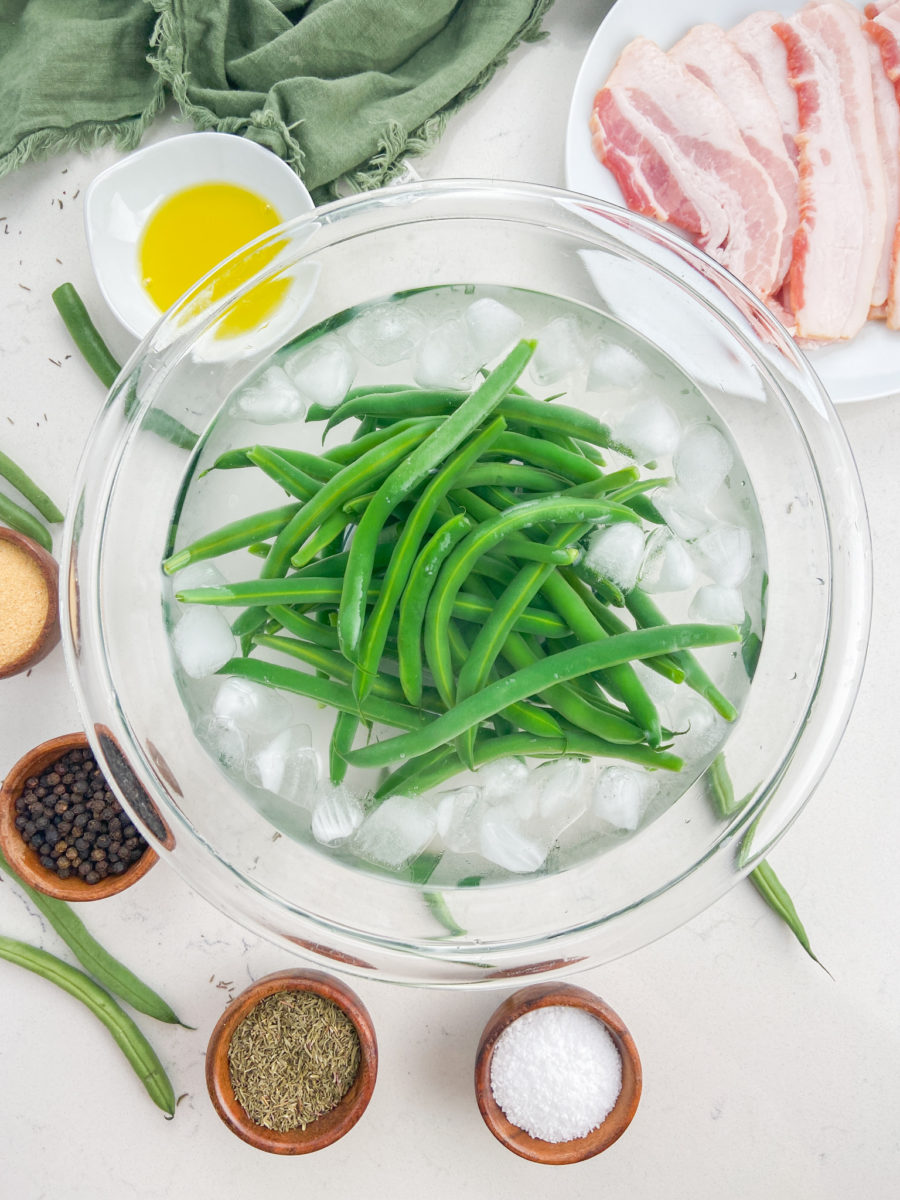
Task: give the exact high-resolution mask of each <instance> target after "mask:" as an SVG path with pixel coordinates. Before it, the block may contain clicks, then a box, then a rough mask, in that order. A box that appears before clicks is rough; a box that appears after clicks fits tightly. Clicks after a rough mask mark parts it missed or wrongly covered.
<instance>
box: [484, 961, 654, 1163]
mask: <svg viewBox="0 0 900 1200" xmlns="http://www.w3.org/2000/svg"><path fill="white" fill-rule="evenodd" d="M557 1018H558V1019H557ZM523 1019H524V1020H523ZM595 1020H596V1022H597V1023H598V1027H595V1028H592V1026H593V1025H594V1021H595ZM616 1056H617V1057H618V1060H619V1061H618V1062H616V1061H615V1060H616ZM498 1068H501V1069H499V1070H498ZM619 1071H620V1074H619ZM602 1076H607V1078H605V1079H604V1078H602ZM613 1076H614V1078H613ZM641 1079H642V1075H641V1060H640V1058H639V1056H638V1052H637V1048H636V1046H635V1044H634V1041H633V1040H632V1037H631V1034H630V1033H629V1032H628V1029H627V1028H626V1027H625V1025H624V1023H623V1021H622V1019H621V1018H620V1017H619V1016H618V1014H617V1013H615V1012H613V1010H612V1009H611V1008H609V1006H608V1005H606V1004H605V1003H604V1002H603V1001H602V1000H601V999H600V997H599V996H595V995H594V993H593V992H589V991H587V990H586V989H585V988H581V987H575V986H574V985H572V984H555V985H554V984H541V983H538V984H534V985H532V986H531V987H526V988H522V989H520V990H519V991H517V992H514V993H513V994H512V995H511V996H508V997H507V998H506V1000H504V1001H503V1003H502V1004H501V1005H500V1006H499V1007H498V1008H497V1009H495V1011H494V1012H493V1014H492V1015H491V1017H490V1019H489V1020H488V1023H487V1025H486V1026H485V1028H484V1031H483V1033H482V1035H481V1039H480V1041H479V1043H478V1051H477V1054H476V1057H475V1097H476V1100H477V1101H478V1108H479V1110H480V1112H481V1115H482V1117H483V1118H484V1122H485V1124H486V1125H487V1127H488V1129H489V1130H490V1131H491V1133H492V1134H493V1135H494V1137H495V1138H496V1139H497V1140H498V1141H499V1142H501V1143H502V1144H503V1145H504V1146H506V1148H507V1149H508V1150H512V1152H513V1153H514V1154H518V1155H520V1156H521V1157H522V1158H527V1159H530V1160H531V1161H532V1162H539V1163H545V1164H547V1165H549V1166H564V1165H566V1164H568V1163H574V1162H582V1161H583V1160H584V1159H586V1158H592V1157H593V1156H594V1155H595V1154H599V1153H600V1152H601V1151H603V1150H606V1149H607V1148H608V1147H609V1146H611V1145H612V1144H613V1142H615V1141H616V1140H617V1139H618V1138H619V1137H621V1135H622V1134H623V1133H624V1132H625V1130H626V1129H627V1128H628V1126H629V1124H630V1123H631V1120H632V1118H633V1116H634V1114H635V1112H636V1110H637V1106H638V1101H639V1100H640V1097H641ZM535 1085H536V1086H535ZM605 1087H606V1088H607V1093H606V1095H607V1097H608V1100H605V1099H604V1088H605ZM616 1089H618V1092H617V1093H616ZM555 1102H558V1107H557V1108H554V1103H555ZM607 1103H609V1105H610V1106H611V1107H609V1109H608V1111H607V1112H606V1115H605V1116H604V1115H602V1114H603V1112H604V1110H605V1109H606V1104H607ZM592 1107H593V1108H594V1110H595V1112H596V1113H598V1114H599V1115H600V1117H601V1119H600V1120H599V1123H598V1124H596V1125H595V1126H594V1128H588V1126H590V1125H591V1124H592V1123H593V1122H592V1120H591V1116H590V1113H591V1109H592ZM511 1116H512V1117H515V1118H516V1119H517V1120H519V1121H521V1122H522V1124H523V1125H526V1126H529V1129H530V1131H529V1129H525V1128H522V1127H521V1126H520V1125H518V1124H514V1123H513V1120H511V1119H510V1117H511ZM579 1125H583V1127H584V1128H586V1129H587V1132H585V1133H584V1134H583V1135H580V1136H577V1135H576V1136H572V1133H573V1132H576V1131H577V1133H579V1134H580V1129H579V1128H578V1127H579ZM567 1127H568V1130H567ZM539 1133H544V1134H545V1136H543V1137H541V1136H534V1135H536V1134H539Z"/></svg>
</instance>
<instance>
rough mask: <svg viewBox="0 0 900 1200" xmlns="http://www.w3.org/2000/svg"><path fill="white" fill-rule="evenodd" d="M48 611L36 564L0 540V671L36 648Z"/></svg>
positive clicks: (21, 550)
mask: <svg viewBox="0 0 900 1200" xmlns="http://www.w3.org/2000/svg"><path fill="white" fill-rule="evenodd" d="M49 608H50V595H49V592H48V590H47V583H46V581H45V579H44V576H43V574H42V573H41V569H40V567H39V566H38V564H37V563H36V562H35V561H34V560H33V559H32V558H31V557H30V555H29V554H27V553H26V552H25V551H24V550H23V549H21V547H19V546H17V545H15V544H14V543H12V542H8V541H4V540H2V539H0V669H2V667H4V666H6V665H7V664H9V663H12V662H15V661H16V660H17V659H20V658H21V657H22V656H23V655H25V654H27V653H28V651H29V650H30V649H31V648H32V646H34V645H35V643H36V642H37V641H38V639H39V638H40V635H41V631H42V630H43V628H44V624H45V623H46V620H47V613H48V611H49Z"/></svg>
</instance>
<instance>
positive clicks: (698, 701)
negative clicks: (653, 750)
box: [672, 692, 726, 758]
mask: <svg viewBox="0 0 900 1200" xmlns="http://www.w3.org/2000/svg"><path fill="white" fill-rule="evenodd" d="M672 727H673V729H674V730H675V732H676V733H677V734H678V738H677V741H676V743H675V750H676V753H678V754H681V755H683V756H684V757H685V758H687V757H691V756H692V757H696V756H698V755H702V754H709V753H710V751H712V750H714V749H716V748H717V747H718V745H719V743H720V742H721V741H722V737H723V735H724V732H725V727H726V722H725V721H724V719H723V718H722V717H720V716H719V715H718V713H717V712H716V711H715V710H714V709H713V707H712V705H710V704H708V703H707V702H706V701H705V700H704V699H703V698H702V697H701V696H698V695H696V694H695V693H693V692H688V693H687V694H686V696H685V697H684V698H682V701H681V703H680V704H679V706H678V709H677V712H675V713H673V715H672Z"/></svg>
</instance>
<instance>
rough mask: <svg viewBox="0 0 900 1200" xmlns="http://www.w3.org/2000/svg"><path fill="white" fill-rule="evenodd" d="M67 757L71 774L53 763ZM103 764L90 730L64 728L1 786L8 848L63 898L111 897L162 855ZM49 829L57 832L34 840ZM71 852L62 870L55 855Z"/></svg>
mask: <svg viewBox="0 0 900 1200" xmlns="http://www.w3.org/2000/svg"><path fill="white" fill-rule="evenodd" d="M70 755H71V756H72V758H71V759H67V756H70ZM85 755H86V756H87V757H86V758H85V757H84V756H85ZM75 759H77V760H78V761H74V760H75ZM61 762H67V765H68V767H69V770H67V771H66V772H64V773H63V774H60V773H59V772H58V771H54V770H53V768H54V766H55V765H56V764H57V763H61ZM97 769H98V768H97V764H96V762H95V761H94V757H93V753H92V752H91V748H90V745H89V743H88V740H87V737H86V736H85V735H84V734H83V733H70V734H64V735H63V736H62V737H56V738H51V739H50V740H49V741H47V742H42V743H41V745H39V746H36V747H35V748H34V749H33V750H30V751H29V752H28V753H27V754H25V755H23V757H22V758H20V759H19V761H18V762H17V763H16V764H15V766H13V767H11V768H10V770H9V771H8V772H7V775H6V778H5V779H4V781H3V787H2V790H0V846H2V848H3V853H4V854H5V855H6V858H7V859H8V860H9V862H10V864H11V865H12V867H13V868H14V870H15V871H16V872H17V873H18V874H19V876H20V877H21V878H22V879H24V880H25V882H26V883H29V884H30V885H31V886H32V887H33V888H35V889H37V891H39V892H43V893H44V894H45V895H47V896H54V897H55V898H56V899H57V900H69V901H80V900H103V899H104V898H105V897H107V896H112V895H114V894H115V893H117V892H121V891H124V889H125V888H127V887H130V886H131V885H132V884H133V883H136V882H137V880H138V879H141V878H142V877H143V876H144V875H146V874H147V872H148V871H149V870H150V868H151V867H152V866H153V864H154V863H155V862H156V860H157V856H156V853H155V851H153V850H151V849H150V847H149V846H148V845H147V844H146V842H145V841H144V839H143V837H142V836H141V835H140V833H139V832H138V830H137V829H136V828H135V827H134V826H133V825H132V824H131V818H130V817H129V816H128V814H127V813H126V812H125V811H124V810H123V809H122V808H121V807H120V805H119V802H118V801H117V800H116V799H115V797H111V794H110V792H109V789H108V788H107V787H106V783H105V781H104V780H103V778H102V776H101V777H100V778H99V779H98V778H97V777H96V776H95V775H94V772H95V771H96V770H97ZM69 775H71V776H72V778H71V779H69ZM64 780H67V782H63V781H64ZM42 781H43V782H42ZM60 787H61V788H63V791H62V792H61V793H60V792H56V791H55V790H54V789H56V788H60ZM41 792H43V793H44V794H43V795H41V794H40V793H41ZM29 796H31V797H33V798H31V799H29ZM20 800H21V803H20ZM61 806H65V807H61ZM23 818H24V820H23ZM39 822H43V824H39ZM32 827H33V828H32ZM48 830H49V831H50V832H49V837H50V838H51V839H52V840H49V841H45V842H44V843H40V842H37V844H34V843H35V842H36V837H37V835H38V834H39V833H42V834H44V833H46V831H48ZM65 857H68V860H69V862H70V863H71V864H72V866H70V867H63V868H62V871H63V874H62V875H60V873H59V868H58V867H55V866H54V865H53V863H58V862H59V860H60V858H65ZM85 865H86V866H87V868H88V869H87V870H84V869H83V867H84V866H85ZM85 876H87V878H85Z"/></svg>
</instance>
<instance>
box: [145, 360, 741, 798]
mask: <svg viewBox="0 0 900 1200" xmlns="http://www.w3.org/2000/svg"><path fill="white" fill-rule="evenodd" d="M534 349H535V343H534V342H531V341H522V342H520V343H519V344H518V345H517V346H516V347H515V348H514V349H513V350H511V351H510V353H509V354H508V355H507V356H506V358H505V359H504V360H503V362H501V363H500V364H499V366H497V367H496V368H495V369H494V370H493V371H491V372H490V373H489V374H487V375H486V376H485V378H484V379H483V380H482V381H481V382H480V384H479V385H478V386H477V387H476V388H474V390H473V391H471V392H470V393H465V392H459V391H450V390H447V391H438V390H435V389H424V388H410V387H408V386H405V387H399V386H398V387H396V388H391V387H386V386H382V387H377V388H376V387H370V388H354V389H352V390H351V391H350V392H348V394H347V396H346V398H345V399H344V401H343V402H342V403H341V404H340V405H338V407H337V408H336V409H334V410H332V411H328V412H326V411H325V410H322V411H319V410H317V409H316V408H315V407H314V408H313V409H312V410H311V412H310V413H309V414H308V415H307V420H319V419H324V418H327V428H334V427H335V426H338V425H340V424H342V423H343V422H344V421H345V420H348V419H350V418H354V419H355V420H356V421H358V425H357V429H356V433H355V434H354V435H353V436H352V437H351V439H350V440H349V441H348V442H346V443H344V444H342V445H340V446H337V447H335V448H333V449H329V450H325V451H324V452H323V453H322V454H320V455H315V454H310V453H308V452H306V451H299V450H294V449H290V448H285V447H275V446H248V447H243V448H239V449H235V450H230V451H228V452H227V453H225V454H223V455H221V456H220V457H219V458H218V459H217V460H216V462H215V463H214V464H213V466H212V467H211V468H209V469H210V470H241V469H244V470H246V469H254V468H255V469H256V470H258V471H261V472H262V473H263V474H265V475H266V476H268V477H269V478H270V479H271V480H272V481H273V482H274V483H275V484H277V485H278V486H279V487H280V488H282V489H283V490H284V491H285V492H287V494H288V496H289V498H290V502H289V503H288V504H286V505H285V504H282V505H281V506H280V507H272V508H270V509H267V510H266V511H264V512H260V513H255V514H253V515H250V516H248V517H246V518H244V519H243V520H240V521H235V522H232V523H230V524H228V525H225V526H223V527H221V528H219V529H216V530H213V531H212V532H210V533H208V534H205V535H204V536H202V537H200V538H199V539H197V540H196V541H194V542H192V543H191V544H189V545H186V546H182V547H180V548H178V549H177V550H174V552H172V553H171V554H169V556H168V557H167V558H166V560H165V562H164V564H163V566H164V569H165V571H166V572H167V573H168V574H170V575H177V572H178V571H180V570H181V569H182V568H184V567H186V566H187V565H188V564H190V563H193V562H198V561H202V560H205V559H209V558H214V557H217V556H220V555H225V554H232V553H234V552H235V551H242V550H245V551H249V552H250V554H252V555H253V556H263V561H262V565H261V569H259V568H258V574H257V576H256V577H249V576H250V575H251V574H252V572H248V577H247V578H244V579H242V580H238V581H236V582H233V583H229V584H223V585H218V586H209V587H195V588H181V589H179V588H178V585H177V579H176V592H175V595H176V599H177V600H179V601H180V602H182V603H189V604H212V605H222V606H226V607H233V608H241V609H242V610H243V611H242V612H241V613H240V614H239V615H238V616H237V618H236V620H235V621H234V623H233V629H234V631H235V633H236V634H237V635H238V636H239V637H240V639H241V646H242V650H243V656H242V657H236V658H233V659H232V660H231V661H229V662H228V663H227V664H226V665H225V666H224V667H223V668H222V673H223V674H225V675H237V676H240V677H242V678H246V679H251V680H254V681H256V682H258V683H262V684H265V685H267V686H270V687H274V688H278V689H282V690H284V691H287V692H291V693H294V694H297V695H301V696H305V697H308V698H310V699H313V700H315V701H317V702H319V703H320V704H324V705H327V706H330V707H332V708H334V709H335V710H336V712H337V716H336V720H335V726H334V733H333V736H332V740H331V747H330V756H329V759H330V767H331V777H332V780H333V781H334V782H339V781H340V780H341V779H343V777H344V775H345V773H346V771H347V768H348V765H355V766H359V767H374V768H382V769H387V770H389V771H390V774H389V775H388V776H387V778H386V779H382V781H381V783H380V784H379V787H378V789H377V791H376V793H375V796H374V798H373V802H375V803H377V802H378V801H379V800H380V799H383V798H385V797H386V796H389V795H391V794H393V793H396V792H398V791H400V790H401V789H402V791H403V793H404V794H408V795H411V794H417V793H420V792H422V791H425V790H426V789H427V788H429V787H433V786H434V785H435V783H436V782H440V781H442V780H444V779H447V778H450V777H452V776H453V775H454V774H456V773H457V772H459V771H460V770H462V769H464V768H468V769H475V768H477V767H478V766H480V765H482V764H484V763H486V762H490V761H491V760H492V759H494V758H497V757H499V756H501V755H503V754H522V755H529V756H532V757H535V758H539V759H549V758H555V757H559V756H560V755H564V754H576V755H580V756H585V757H590V756H597V757H608V758H620V759H624V760H626V761H629V762H636V763H640V764H642V765H644V766H647V767H651V768H660V769H664V770H671V771H677V770H679V769H680V768H681V766H682V765H683V764H682V761H681V759H680V758H679V757H678V755H677V754H676V753H673V752H672V750H671V746H670V741H671V736H672V735H671V733H670V731H668V730H666V729H665V728H663V726H662V725H661V722H660V719H659V715H658V713H657V711H656V708H655V706H654V704H653V702H652V701H651V699H650V696H649V695H648V693H647V690H646V688H645V687H644V685H643V684H642V682H641V679H640V677H639V676H638V674H637V673H636V671H635V669H634V664H635V662H637V661H641V662H644V663H646V664H647V665H648V666H649V667H650V668H652V669H653V670H656V671H658V672H660V673H661V674H663V675H665V676H666V677H667V678H668V679H672V680H675V681H676V682H678V683H682V682H683V683H685V684H686V686H688V687H692V688H694V689H695V690H697V691H698V692H700V694H702V695H704V696H706V698H707V699H708V700H709V701H710V702H711V703H712V704H713V705H714V706H715V707H716V708H717V710H718V711H719V712H720V713H721V714H722V715H723V716H724V717H725V718H726V719H728V720H731V719H733V718H734V716H735V709H734V707H733V706H732V705H731V703H730V702H729V701H728V699H727V698H726V697H725V696H723V695H721V693H720V692H719V691H718V689H717V688H716V687H715V685H714V684H713V682H712V681H711V680H710V679H709V677H708V675H707V674H706V673H705V672H704V671H703V670H702V668H701V667H700V665H699V662H698V661H697V659H696V658H695V657H694V654H693V653H692V651H693V650H696V649H699V648H703V647H707V646H715V645H720V644H723V643H728V642H735V641H738V640H739V633H738V631H737V630H736V629H735V628H733V627H730V626H715V625H705V624H702V625H701V624H698V625H669V624H667V623H666V622H665V619H664V618H663V616H662V614H660V613H659V611H658V610H657V609H656V608H655V607H653V606H651V605H650V603H649V601H648V600H646V598H642V597H640V596H638V597H637V598H635V599H634V600H633V601H632V603H631V604H630V605H629V607H628V608H625V607H621V606H622V605H623V604H624V598H623V597H622V596H621V594H617V592H616V590H615V589H614V588H611V589H606V590H604V589H602V588H593V587H589V586H587V585H586V583H585V581H584V580H583V579H582V578H581V577H580V574H579V567H578V560H579V558H580V553H581V549H580V543H581V542H582V540H583V539H584V538H585V537H586V536H587V535H588V534H589V533H590V532H591V531H592V530H594V529H595V528H596V527H598V526H607V525H610V524H612V523H614V522H619V521H627V522H632V523H636V524H640V523H641V522H642V521H644V520H648V519H649V520H654V519H658V516H657V515H656V514H655V510H653V507H652V504H651V503H650V502H649V501H648V499H647V496H646V492H647V491H648V489H649V488H651V487H652V486H654V485H655V484H658V483H662V482H664V481H663V480H652V479H651V480H643V479H640V478H639V476H638V471H637V469H636V468H635V467H632V466H626V467H624V468H619V469H617V470H611V469H610V470H607V469H606V466H605V463H604V458H603V452H604V451H605V450H609V449H613V450H618V449H620V448H619V447H617V446H616V445H615V444H614V442H613V441H612V437H611V434H610V430H609V428H608V427H607V426H605V425H603V424H602V423H601V422H599V421H597V420H596V419H594V418H593V417H591V416H590V415H588V414H586V413H584V412H582V411H580V410H579V409H576V408H572V407H568V406H566V405H564V404H561V403H557V402H556V400H555V399H554V400H553V401H543V400H535V399H532V398H531V397H529V396H527V395H526V394H525V393H524V392H523V391H522V389H521V388H520V387H519V386H518V380H519V378H520V376H521V374H522V372H523V370H524V369H525V367H526V365H527V363H528V361H529V359H530V358H531V356H532V354H533V352H534ZM326 432H327V429H326ZM249 561H252V560H251V559H249V558H248V562H249ZM629 599H630V597H629ZM615 603H618V605H619V606H620V612H614V611H613V607H612V605H613V604H615ZM258 651H262V652H264V653H263V655H262V656H260V655H258V654H257V652H258ZM273 655H274V656H282V657H283V658H285V659H287V660H288V662H286V663H282V662H276V661H272V657H273ZM288 664H290V665H288ZM301 664H302V666H301ZM303 666H305V667H306V668H307V669H306V670H304V669H302V668H303ZM375 721H377V722H379V723H381V724H385V725H390V726H392V727H393V728H395V729H396V730H397V731H398V733H397V735H396V736H394V737H389V738H387V739H385V740H382V741H380V742H373V743H371V744H366V741H367V739H366V727H371V725H372V723H373V722H375Z"/></svg>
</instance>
